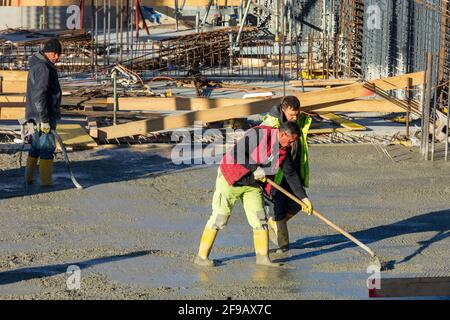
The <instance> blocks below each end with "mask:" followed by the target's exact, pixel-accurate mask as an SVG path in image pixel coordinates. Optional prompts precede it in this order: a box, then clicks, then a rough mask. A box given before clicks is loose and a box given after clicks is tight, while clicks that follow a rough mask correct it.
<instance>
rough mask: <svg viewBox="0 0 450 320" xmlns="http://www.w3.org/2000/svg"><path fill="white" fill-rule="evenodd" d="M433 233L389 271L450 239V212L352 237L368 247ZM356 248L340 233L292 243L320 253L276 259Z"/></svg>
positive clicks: (387, 264) (298, 257)
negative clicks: (415, 235) (388, 240)
mask: <svg viewBox="0 0 450 320" xmlns="http://www.w3.org/2000/svg"><path fill="white" fill-rule="evenodd" d="M433 231H434V232H437V234H436V235H435V236H433V237H432V238H431V239H429V240H426V241H421V242H419V244H420V245H421V246H420V247H419V248H418V249H416V250H415V251H414V252H413V253H412V254H410V255H408V256H407V257H405V258H403V259H402V260H401V261H399V262H397V261H395V260H392V261H389V262H384V267H383V268H384V269H385V270H388V269H393V268H394V266H395V264H396V263H398V264H400V263H405V262H408V261H410V260H412V259H413V258H414V257H415V256H417V255H419V254H420V253H422V252H423V251H425V250H426V249H427V248H428V247H429V246H431V245H432V244H433V243H436V242H438V241H441V240H444V239H445V238H448V237H450V209H449V210H443V211H436V212H431V213H427V214H423V215H419V216H415V217H412V218H409V219H406V220H401V221H398V222H395V223H392V224H389V225H383V226H378V227H374V228H370V229H367V230H362V231H357V232H353V233H352V235H353V236H354V237H356V238H357V239H358V240H360V241H361V242H363V243H364V244H371V243H376V242H378V241H381V240H386V239H389V238H392V237H397V236H401V235H407V234H413V233H421V232H433ZM329 246H332V247H329ZM324 247H328V248H324ZM352 247H356V245H355V244H354V243H353V242H351V241H349V240H348V239H347V238H345V237H344V236H343V235H340V234H336V235H327V236H317V237H307V238H301V239H298V240H297V241H295V242H293V243H291V244H290V248H291V249H317V250H316V251H312V252H305V253H301V254H298V255H293V256H290V257H287V258H280V259H274V260H273V261H274V262H278V263H286V262H289V261H295V260H301V259H308V258H313V257H316V256H319V255H323V254H327V253H333V252H338V251H340V250H344V249H347V248H352ZM375 251H376V250H375ZM291 252H292V251H291ZM254 256H255V254H254V253H246V254H239V255H234V256H229V257H224V258H221V259H219V261H220V264H223V263H224V262H227V261H231V260H237V259H244V258H250V257H254ZM380 258H382V257H380ZM220 264H219V265H220Z"/></svg>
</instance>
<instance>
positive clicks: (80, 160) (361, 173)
mask: <svg viewBox="0 0 450 320" xmlns="http://www.w3.org/2000/svg"><path fill="white" fill-rule="evenodd" d="M441 147H442V146H440V145H439V146H438V151H437V154H436V157H437V159H438V160H437V161H435V162H433V163H432V162H426V161H423V160H420V157H419V153H418V151H417V150H416V149H413V151H411V150H410V149H408V148H406V147H403V146H395V147H394V148H395V150H394V149H390V154H391V155H392V157H393V159H394V160H393V159H391V158H389V157H388V156H387V155H386V154H385V153H384V152H382V151H380V150H379V148H377V147H376V146H375V145H370V144H357V145H351V144H348V145H312V146H311V187H310V189H309V191H308V192H309V194H310V197H311V199H312V200H313V202H314V204H315V208H316V209H317V210H318V211H320V212H321V213H323V214H324V215H325V216H327V217H328V218H330V219H331V220H333V221H334V222H336V223H337V224H338V225H340V226H342V227H344V228H346V229H347V230H348V231H350V232H352V234H353V235H354V236H356V237H357V238H358V239H360V240H361V241H362V242H364V243H366V244H368V245H369V246H370V247H371V248H373V249H374V251H376V252H377V254H378V255H379V257H380V258H381V259H382V260H383V261H385V262H387V266H388V270H386V271H384V272H382V277H416V276H449V274H450V265H449V263H448V261H450V256H449V250H448V247H449V245H450V237H449V230H450V205H449V195H450V185H449V183H448V182H449V181H450V170H449V169H450V163H447V162H445V161H443V160H442V151H441V149H440V148H441ZM394 153H398V154H399V155H402V156H399V157H396V156H395V155H394ZM170 154H171V146H167V145H162V146H161V147H158V148H145V147H144V148H117V149H98V150H90V151H80V152H73V153H71V154H70V157H71V160H72V169H73V171H74V173H75V175H76V176H77V178H78V180H79V181H80V182H81V184H82V185H83V186H84V187H85V188H84V189H83V190H77V189H75V188H74V187H73V185H72V184H71V181H70V180H69V178H68V176H67V173H66V169H65V166H64V162H63V161H62V156H61V155H60V154H58V157H57V162H56V165H55V182H56V184H55V186H53V187H51V188H48V189H42V188H40V187H39V186H38V184H37V185H34V186H33V187H31V188H30V190H29V195H26V196H23V186H22V181H23V175H24V171H23V168H19V166H18V162H19V153H13V154H0V167H1V168H2V170H1V171H0V175H1V179H0V189H1V190H2V193H1V195H0V298H2V299H6V298H12V299H32V298H40V299H55V298H57V299H74V298H75V299H77V298H79V299H86V298H95V299H117V298H126V299H132V298H135V299H225V298H231V299H283V300H284V299H347V298H350V299H355V298H357V299H360V298H361V299H364V298H367V297H368V290H367V287H366V279H367V278H368V276H369V274H368V273H367V272H366V271H367V270H366V269H367V267H368V266H369V265H370V262H371V259H370V257H368V256H367V255H366V254H365V253H364V252H362V251H361V250H360V249H359V248H358V247H356V246H355V245H353V244H352V243H351V242H349V241H347V240H346V239H345V238H344V237H343V236H340V235H338V234H336V233H335V232H334V231H333V230H331V229H330V228H329V227H328V226H326V225H324V224H323V223H322V222H321V221H319V220H318V219H316V218H315V217H308V216H304V215H301V216H297V217H295V218H294V219H292V220H291V221H290V222H289V226H290V235H291V250H290V251H289V252H287V253H282V254H277V253H272V258H273V259H275V260H276V261H279V262H284V263H287V264H288V265H289V268H268V267H256V266H255V263H254V259H255V257H254V253H253V243H252V238H251V229H250V227H249V225H248V223H247V221H246V218H245V215H244V213H243V210H242V207H241V206H240V205H238V206H237V207H236V208H235V210H234V213H233V215H232V217H231V219H230V222H229V225H228V226H227V227H226V229H225V230H223V231H221V232H220V233H219V236H218V239H217V241H216V244H215V246H214V248H213V251H212V254H211V257H212V258H214V259H219V260H220V265H219V266H218V267H216V268H211V269H207V268H206V269H205V268H199V267H197V266H195V265H194V264H193V258H194V256H195V254H196V252H197V249H198V243H199V238H200V235H201V232H202V230H203V227H204V225H205V222H206V220H207V218H208V216H209V214H210V211H211V198H212V195H213V191H214V182H215V177H216V171H217V166H216V165H200V166H188V165H184V166H177V165H174V164H173V163H172V161H171V159H170ZM70 265H77V266H78V267H79V268H80V269H81V288H80V289H79V290H72V291H71V290H68V288H67V285H66V281H67V279H68V277H69V274H67V273H66V272H67V269H68V267H69V266H70Z"/></svg>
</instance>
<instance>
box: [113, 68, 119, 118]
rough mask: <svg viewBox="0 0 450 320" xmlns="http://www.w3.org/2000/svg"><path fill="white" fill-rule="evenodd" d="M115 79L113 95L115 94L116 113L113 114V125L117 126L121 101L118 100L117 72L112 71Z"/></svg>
mask: <svg viewBox="0 0 450 320" xmlns="http://www.w3.org/2000/svg"><path fill="white" fill-rule="evenodd" d="M112 78H113V94H114V112H113V125H117V110H118V105H119V99H118V98H117V71H116V70H113V71H112Z"/></svg>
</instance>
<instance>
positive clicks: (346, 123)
mask: <svg viewBox="0 0 450 320" xmlns="http://www.w3.org/2000/svg"><path fill="white" fill-rule="evenodd" d="M320 116H321V117H322V118H324V119H326V120H329V121H333V122H334V123H337V124H339V125H340V126H342V127H344V128H346V129H349V130H351V131H365V130H367V128H366V127H364V126H362V125H360V124H358V123H356V122H353V121H350V120H348V119H344V118H342V117H340V116H338V115H337V114H334V113H325V114H321V115H320Z"/></svg>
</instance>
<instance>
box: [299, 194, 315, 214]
mask: <svg viewBox="0 0 450 320" xmlns="http://www.w3.org/2000/svg"><path fill="white" fill-rule="evenodd" d="M302 202H303V203H304V204H305V205H303V206H302V211H303V212H306V213H307V214H308V216H311V215H312V214H313V211H314V208H313V205H312V203H311V201H309V199H308V198H303V199H302Z"/></svg>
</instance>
